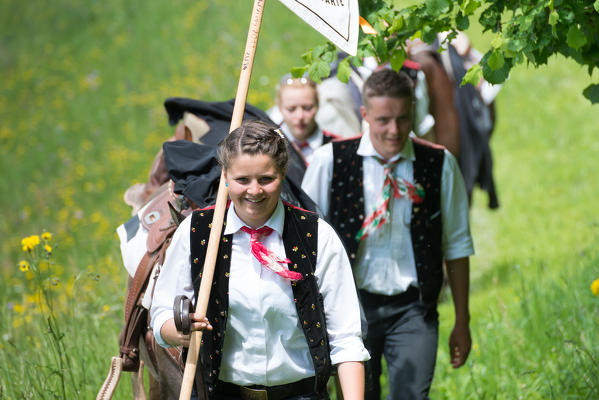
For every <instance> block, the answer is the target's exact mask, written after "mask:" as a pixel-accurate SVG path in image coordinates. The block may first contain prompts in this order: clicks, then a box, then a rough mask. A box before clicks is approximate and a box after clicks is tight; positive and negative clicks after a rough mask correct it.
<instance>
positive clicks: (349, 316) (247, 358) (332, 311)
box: [150, 121, 369, 400]
mask: <svg viewBox="0 0 599 400" xmlns="http://www.w3.org/2000/svg"><path fill="white" fill-rule="evenodd" d="M218 156H219V162H220V164H221V165H222V167H223V171H224V178H225V180H226V184H227V187H228V190H229V196H230V199H231V203H230V205H229V207H228V209H227V211H226V214H225V225H224V228H223V232H222V234H221V238H220V241H219V243H220V249H219V253H218V256H217V265H216V269H215V271H216V272H215V276H214V279H213V286H212V290H211V292H210V299H209V303H208V310H207V313H206V316H203V315H200V314H198V313H193V312H190V313H189V314H188V315H186V313H185V311H183V312H181V310H186V308H182V307H181V306H180V304H181V299H185V298H196V299H197V297H198V292H199V287H200V284H201V280H202V267H203V263H204V259H205V257H206V247H207V242H208V237H209V234H210V230H211V223H212V216H213V214H214V208H213V207H212V208H210V207H209V208H206V209H201V210H198V211H195V212H193V213H192V214H191V215H190V216H189V217H187V218H186V219H185V220H184V221H182V222H181V224H180V226H179V227H178V229H177V231H176V232H175V233H174V235H173V239H172V242H171V245H170V247H169V248H168V251H167V253H166V257H165V261H164V265H163V266H162V269H161V272H160V275H159V278H158V281H157V283H156V287H155V289H154V299H153V302H152V306H151V310H150V314H151V325H152V329H153V331H154V335H155V338H156V341H157V342H158V343H159V344H160V345H162V346H165V347H168V346H177V345H182V346H188V345H189V340H190V335H189V333H190V331H197V330H203V331H204V332H203V337H202V343H203V344H202V346H201V348H200V360H201V364H202V367H201V368H198V373H199V374H200V376H199V377H198V375H197V374H196V386H195V388H196V389H195V392H196V394H204V395H205V396H207V397H208V398H209V399H227V400H229V399H247V398H255V397H248V396H263V397H259V398H266V396H268V398H269V399H295V400H299V399H302V400H308V399H326V398H328V394H327V393H326V383H327V381H328V378H329V374H330V372H331V368H332V367H333V366H336V367H337V370H338V375H339V379H340V383H341V388H342V392H343V397H344V398H345V399H346V400H349V399H363V396H364V367H363V361H366V360H368V359H369V354H368V352H367V351H366V349H365V347H364V345H363V343H362V339H361V329H360V312H359V303H358V298H357V293H356V288H355V284H354V281H353V276H352V273H351V267H350V263H349V260H348V258H347V254H346V253H345V250H344V248H343V244H342V242H341V240H340V239H339V237H338V236H337V234H336V233H335V231H334V230H333V229H332V228H331V226H330V225H329V224H327V223H326V222H324V221H323V220H321V219H319V218H318V216H317V215H316V214H314V213H311V212H309V211H305V210H302V209H299V208H294V207H292V206H290V205H289V204H286V203H283V202H282V201H281V199H280V194H281V189H282V183H283V179H284V177H285V170H286V167H287V160H288V155H287V148H286V139H285V137H284V135H283V134H282V133H281V132H280V130H278V129H276V128H274V127H272V126H270V125H268V124H265V123H263V122H260V121H251V122H246V123H244V124H243V125H242V126H241V127H240V128H237V129H235V130H234V131H233V132H231V133H230V134H229V135H228V136H227V137H226V138H225V139H224V141H223V142H222V143H221V145H220V147H219V155H218ZM178 296H185V297H184V298H182V297H178ZM173 304H175V307H173ZM202 380H203V382H204V385H203V386H202V385H198V382H200V381H202Z"/></svg>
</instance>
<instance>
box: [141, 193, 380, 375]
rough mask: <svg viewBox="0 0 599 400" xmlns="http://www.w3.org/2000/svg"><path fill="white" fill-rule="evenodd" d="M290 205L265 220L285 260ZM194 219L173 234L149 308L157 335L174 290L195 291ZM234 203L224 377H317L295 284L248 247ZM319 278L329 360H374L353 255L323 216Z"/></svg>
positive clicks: (270, 242)
mask: <svg viewBox="0 0 599 400" xmlns="http://www.w3.org/2000/svg"><path fill="white" fill-rule="evenodd" d="M284 219H285V211H284V208H283V204H282V203H281V201H279V203H278V205H277V208H276V209H275V212H274V213H273V215H272V216H271V217H270V219H269V220H268V221H267V222H266V224H265V225H267V226H269V227H271V228H272V229H273V230H274V232H273V233H272V234H271V235H269V236H267V237H266V238H264V240H263V243H264V245H265V246H266V247H267V248H268V249H270V250H271V251H273V252H274V253H275V254H277V255H279V256H280V257H282V258H285V257H286V256H285V247H284V244H283V239H282V233H283V227H284ZM190 225H191V218H190V217H187V218H186V219H185V220H184V221H183V222H182V223H181V225H180V226H179V228H178V229H177V231H176V232H175V234H174V235H173V239H172V243H171V245H170V247H169V248H168V250H167V253H166V259H165V262H164V266H163V267H162V270H161V272H160V276H159V278H158V281H157V283H156V288H155V290H154V298H153V301H152V306H151V310H150V315H151V326H152V329H153V330H154V336H155V338H156V341H157V342H158V343H159V344H160V345H162V346H165V347H166V346H168V344H166V343H165V342H164V340H163V339H162V337H161V336H160V329H161V327H162V325H163V324H164V323H165V322H166V321H167V320H169V319H170V318H173V311H172V307H173V301H174V298H175V296H176V295H180V294H182V295H186V296H187V297H189V298H192V297H193V295H194V292H193V286H192V282H191V273H190V269H191V265H190V261H189V254H190ZM244 225H245V224H244V223H243V221H241V219H240V218H239V217H238V216H237V214H236V213H235V209H234V206H233V205H232V206H231V208H230V209H229V212H228V214H227V223H226V227H225V234H233V241H232V250H231V271H230V278H229V315H228V319H227V326H226V332H227V333H226V335H225V341H224V346H223V358H222V361H221V370H220V374H219V379H220V380H222V381H225V382H231V383H235V384H237V385H250V384H257V385H266V386H273V385H280V384H285V383H289V382H294V381H297V380H300V379H303V378H306V377H310V376H314V373H315V372H314V367H313V364H312V359H311V357H310V352H309V349H308V344H307V343H306V338H305V336H304V333H303V330H302V328H301V326H300V324H299V321H298V317H297V311H296V307H295V302H294V300H293V292H292V289H291V284H290V282H289V281H288V280H286V279H284V278H282V277H280V276H278V275H276V274H275V273H274V272H272V271H270V270H267V269H265V268H264V267H263V266H262V265H261V264H260V263H259V262H258V260H256V259H255V258H254V256H253V255H252V254H251V253H250V235H249V234H248V233H245V232H243V231H242V230H241V227H242V226H244ZM317 255H318V256H317V263H316V268H315V276H316V280H317V284H318V288H319V291H320V293H321V294H322V295H323V299H324V307H325V315H326V322H327V332H328V336H329V341H330V348H331V361H332V363H333V364H338V363H341V362H345V361H366V360H368V359H369V358H370V356H369V354H368V352H367V351H366V349H365V348H364V345H363V343H362V339H361V330H360V314H359V306H358V299H357V295H356V289H355V284H354V281H353V276H352V272H351V267H350V264H349V260H348V258H347V255H346V253H345V250H344V247H343V244H342V243H341V240H340V239H339V238H338V237H337V234H336V233H335V231H334V230H333V229H332V228H331V226H330V225H328V224H327V223H326V222H324V221H322V220H318V249H317Z"/></svg>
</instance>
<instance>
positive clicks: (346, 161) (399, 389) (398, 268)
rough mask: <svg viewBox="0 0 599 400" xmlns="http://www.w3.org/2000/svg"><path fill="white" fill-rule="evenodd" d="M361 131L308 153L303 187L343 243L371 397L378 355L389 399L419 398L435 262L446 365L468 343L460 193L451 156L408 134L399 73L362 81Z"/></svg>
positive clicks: (433, 339) (428, 349)
mask: <svg viewBox="0 0 599 400" xmlns="http://www.w3.org/2000/svg"><path fill="white" fill-rule="evenodd" d="M362 97H363V104H364V105H363V106H362V108H361V112H362V116H363V118H364V120H365V121H366V122H368V125H369V131H368V132H365V133H364V134H363V135H362V136H361V137H358V138H354V139H348V140H343V141H336V142H333V143H331V144H328V145H325V146H323V147H321V148H320V149H318V150H317V151H316V152H315V153H314V157H313V159H312V162H311V163H310V165H309V167H308V169H307V171H306V174H305V176H304V179H303V182H302V188H303V189H304V190H305V191H306V193H307V194H308V195H309V196H310V197H311V198H312V199H313V200H314V201H315V202H316V203H317V204H318V205H319V207H320V208H321V210H322V211H323V212H324V213H325V214H326V218H327V219H328V221H329V222H330V223H331V225H333V227H334V228H335V229H336V230H337V232H338V233H339V236H340V237H341V239H342V240H343V241H344V244H345V247H346V250H347V252H348V255H349V257H350V261H351V262H352V267H353V272H354V277H355V281H356V285H357V286H358V289H359V290H360V297H361V301H362V304H363V306H364V310H365V313H366V318H367V320H368V338H367V347H368V350H369V351H370V353H371V357H372V358H371V362H372V363H371V368H372V374H373V383H372V390H369V392H368V393H367V395H366V398H367V399H377V400H378V399H379V398H380V395H381V390H380V383H379V378H380V374H381V358H382V356H384V357H385V360H386V361H387V367H388V374H389V386H390V387H389V392H390V398H391V399H423V398H424V399H426V398H428V392H429V389H430V386H431V382H432V379H433V374H434V369H435V361H436V356H437V342H438V325H439V323H438V314H437V300H438V297H439V292H440V290H441V286H442V282H443V261H445V263H446V266H447V275H448V278H449V284H450V287H451V292H452V297H453V302H454V306H455V325H454V328H453V331H452V332H451V335H450V339H449V350H450V362H451V364H452V366H453V367H454V368H457V367H460V366H462V365H463V364H464V363H465V362H466V359H467V357H468V354H469V352H470V346H471V337H470V328H469V320H470V316H469V310H468V287H469V256H470V255H472V254H473V253H474V249H473V245H472V239H471V236H470V228H469V222H468V198H467V194H466V190H465V187H464V182H463V178H462V175H461V174H460V170H459V167H458V165H457V162H456V160H455V158H454V157H453V156H452V155H451V154H450V153H449V152H448V151H447V150H445V149H444V148H442V147H440V146H436V145H432V144H430V143H428V142H425V141H422V140H419V139H416V138H413V137H412V136H410V132H411V130H412V122H413V99H414V96H413V84H412V81H411V80H410V78H409V77H408V76H407V75H406V74H404V73H402V72H400V73H397V72H395V71H392V70H389V69H383V70H379V71H376V72H374V73H373V74H372V75H371V76H370V77H369V78H368V80H367V81H366V82H365V84H364V88H363V94H362Z"/></svg>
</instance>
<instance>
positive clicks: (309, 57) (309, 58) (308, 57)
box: [302, 50, 313, 64]
mask: <svg viewBox="0 0 599 400" xmlns="http://www.w3.org/2000/svg"><path fill="white" fill-rule="evenodd" d="M302 60H304V62H305V63H306V64H312V61H313V58H312V50H309V51H306V52H305V53H304V54H302Z"/></svg>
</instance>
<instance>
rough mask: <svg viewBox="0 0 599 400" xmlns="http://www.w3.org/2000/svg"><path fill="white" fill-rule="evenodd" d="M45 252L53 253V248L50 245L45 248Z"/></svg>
mask: <svg viewBox="0 0 599 400" xmlns="http://www.w3.org/2000/svg"><path fill="white" fill-rule="evenodd" d="M44 250H46V252H47V253H52V246H50V245H49V244H46V245H45V246H44Z"/></svg>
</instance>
